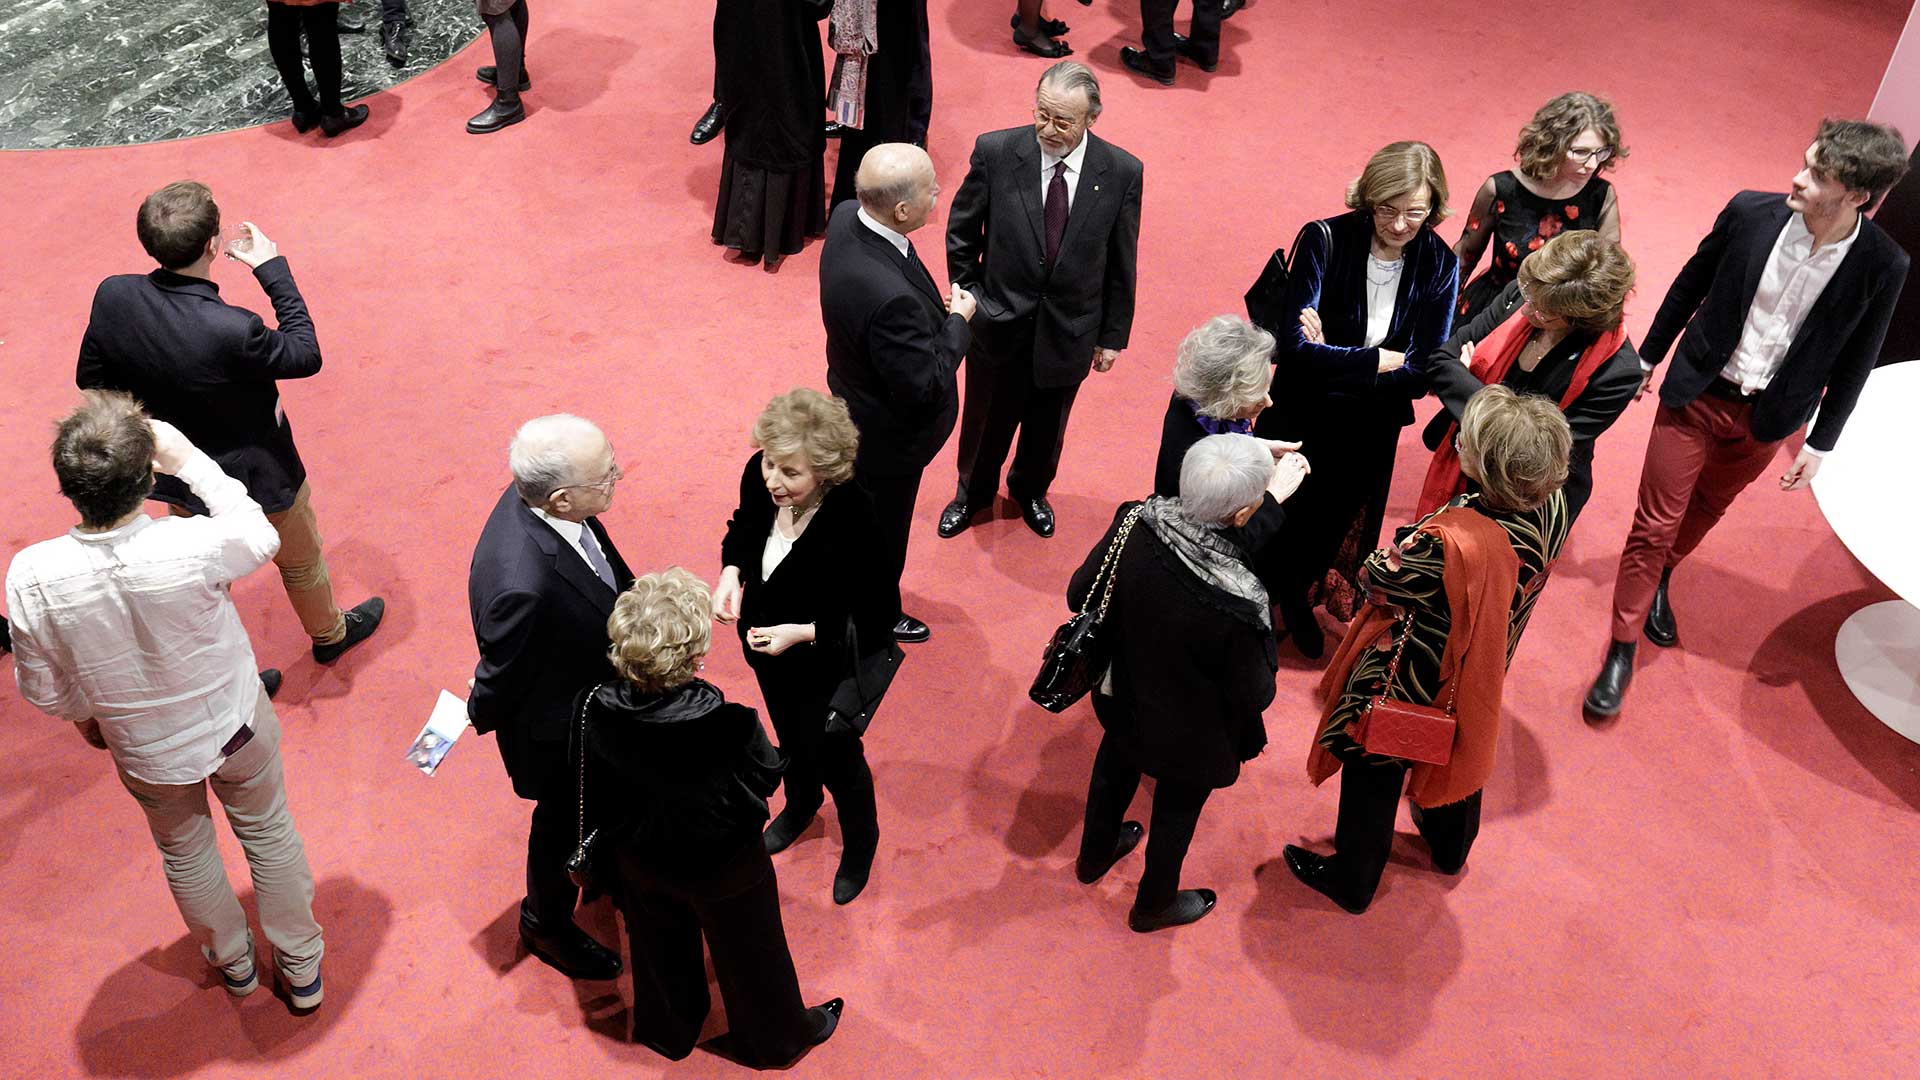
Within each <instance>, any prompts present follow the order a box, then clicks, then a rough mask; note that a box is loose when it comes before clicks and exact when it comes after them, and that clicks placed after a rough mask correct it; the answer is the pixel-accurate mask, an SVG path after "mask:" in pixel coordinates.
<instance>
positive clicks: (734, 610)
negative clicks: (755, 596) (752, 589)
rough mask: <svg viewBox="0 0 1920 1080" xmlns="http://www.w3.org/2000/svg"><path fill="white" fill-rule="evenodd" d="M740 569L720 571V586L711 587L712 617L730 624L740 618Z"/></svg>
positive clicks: (732, 568) (733, 567) (742, 590)
mask: <svg viewBox="0 0 1920 1080" xmlns="http://www.w3.org/2000/svg"><path fill="white" fill-rule="evenodd" d="M745 591H746V590H744V589H742V588H741V587H740V568H739V567H737V566H729V567H727V568H726V569H725V570H722V571H720V584H718V585H715V586H714V587H713V617H714V618H715V619H718V620H720V621H721V622H725V623H730V622H733V621H735V620H737V619H739V618H740V597H741V594H742V593H744V592H745Z"/></svg>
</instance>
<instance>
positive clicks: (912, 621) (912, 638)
mask: <svg viewBox="0 0 1920 1080" xmlns="http://www.w3.org/2000/svg"><path fill="white" fill-rule="evenodd" d="M932 636H933V631H932V630H929V629H927V624H926V623H923V622H921V621H920V620H919V619H916V618H914V617H913V616H911V615H902V616H900V621H899V622H897V623H894V624H893V640H895V641H898V642H901V643H902V644H906V645H918V644H920V643H921V642H923V641H925V640H927V639H928V638H930V637H932Z"/></svg>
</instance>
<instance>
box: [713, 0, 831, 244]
mask: <svg viewBox="0 0 1920 1080" xmlns="http://www.w3.org/2000/svg"><path fill="white" fill-rule="evenodd" d="M832 10H833V4H832V3H831V0H720V6H719V8H718V9H717V10H716V11H715V12H714V26H713V40H714V46H715V48H716V49H717V50H718V51H719V53H721V54H724V55H716V58H715V61H714V71H715V72H716V73H717V79H718V81H720V82H721V83H722V85H721V86H720V88H719V89H720V100H721V101H724V102H726V103H727V110H728V111H727V119H726V137H727V144H726V152H725V154H724V155H723V157H722V159H721V162H720V198H719V200H718V202H717V203H716V204H715V206H714V210H713V242H714V243H716V244H724V245H726V246H727V247H728V248H729V249H731V250H732V251H737V252H739V253H740V255H739V257H740V260H741V261H742V262H746V263H754V262H759V261H760V260H761V258H762V257H764V258H765V259H766V263H765V266H766V268H767V269H768V270H773V269H775V268H777V267H778V266H779V265H780V260H781V259H783V258H785V257H786V256H788V255H792V254H794V253H796V252H798V251H799V250H800V248H801V247H802V246H804V245H805V243H806V240H807V238H808V237H810V236H819V235H821V234H823V233H825V232H826V230H827V193H826V189H827V182H826V166H825V164H824V160H825V154H826V146H827V140H826V136H825V135H824V134H822V129H821V123H820V117H821V113H822V110H823V109H824V108H825V107H826V90H825V84H826V69H825V67H824V66H823V65H822V62H821V58H820V26H819V22H820V20H821V19H824V18H826V17H827V15H828V14H829V13H831V12H832Z"/></svg>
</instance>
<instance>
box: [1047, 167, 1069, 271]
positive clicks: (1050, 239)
mask: <svg viewBox="0 0 1920 1080" xmlns="http://www.w3.org/2000/svg"><path fill="white" fill-rule="evenodd" d="M1065 235H1067V163H1066V162H1064V161H1062V162H1058V163H1057V164H1055V165H1054V167H1053V180H1052V181H1051V182H1050V183H1048V184H1047V265H1048V266H1052V265H1053V257H1054V256H1055V255H1058V254H1060V238H1061V237H1063V236H1065Z"/></svg>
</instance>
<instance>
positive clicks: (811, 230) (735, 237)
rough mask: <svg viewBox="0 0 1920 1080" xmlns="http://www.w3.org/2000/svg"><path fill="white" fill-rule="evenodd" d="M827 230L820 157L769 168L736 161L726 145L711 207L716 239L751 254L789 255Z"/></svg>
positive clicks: (718, 242) (824, 186) (822, 166)
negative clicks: (781, 168) (800, 165)
mask: <svg viewBox="0 0 1920 1080" xmlns="http://www.w3.org/2000/svg"><path fill="white" fill-rule="evenodd" d="M826 231H827V183H826V169H825V166H824V165H823V164H822V163H821V159H820V158H817V157H816V158H814V159H813V162H812V163H811V164H810V165H807V166H805V167H803V168H800V169H797V170H795V171H792V172H771V171H768V170H766V169H760V168H756V167H754V166H752V165H747V164H743V163H741V162H738V161H735V160H734V156H733V150H732V148H731V147H729V148H728V149H727V151H726V155H725V158H724V160H722V162H721V164H720V198H719V200H718V201H717V202H716V203H715V205H714V210H713V242H714V243H716V244H725V245H726V246H727V247H730V248H732V249H734V250H735V251H738V252H740V253H741V254H742V255H745V256H748V257H750V258H755V257H759V256H761V255H764V254H773V255H792V254H794V253H796V252H798V251H799V250H800V249H801V247H803V246H804V245H805V244H806V241H807V238H808V237H810V236H821V235H824V234H825V233H826Z"/></svg>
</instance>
